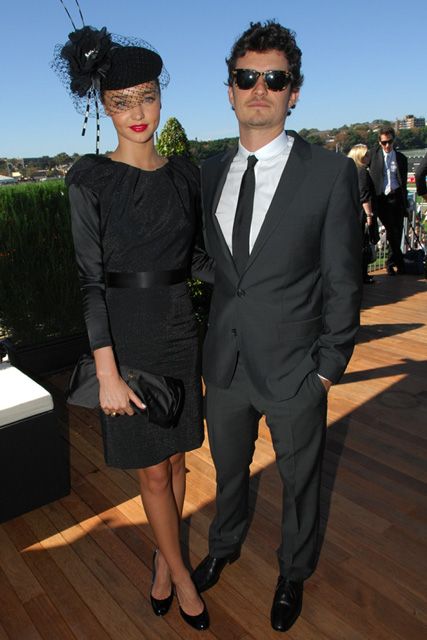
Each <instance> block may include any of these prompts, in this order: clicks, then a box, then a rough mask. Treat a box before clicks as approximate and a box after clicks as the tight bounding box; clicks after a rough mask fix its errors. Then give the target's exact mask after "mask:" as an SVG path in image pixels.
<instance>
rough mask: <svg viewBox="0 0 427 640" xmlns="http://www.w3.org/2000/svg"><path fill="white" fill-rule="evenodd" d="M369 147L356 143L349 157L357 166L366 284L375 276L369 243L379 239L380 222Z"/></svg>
mask: <svg viewBox="0 0 427 640" xmlns="http://www.w3.org/2000/svg"><path fill="white" fill-rule="evenodd" d="M367 153H368V147H367V146H366V145H365V144H356V145H354V147H352V148H351V149H350V151H349V152H348V154H347V155H348V157H349V158H351V159H352V160H354V162H355V164H356V167H357V175H358V179H359V194H360V205H361V207H360V222H361V225H362V232H363V249H362V251H363V257H362V276H363V282H364V283H365V284H373V283H374V278H373V277H372V276H370V275H369V274H368V264H369V252H368V251H367V248H368V247H369V243H370V242H372V243H374V244H376V243H377V242H378V240H379V236H378V224H377V222H376V219H375V216H374V213H373V211H372V194H373V185H372V180H371V177H370V175H369V172H368V169H367V167H366V160H367Z"/></svg>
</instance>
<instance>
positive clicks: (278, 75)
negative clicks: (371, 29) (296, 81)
mask: <svg viewBox="0 0 427 640" xmlns="http://www.w3.org/2000/svg"><path fill="white" fill-rule="evenodd" d="M231 75H232V76H233V79H234V82H235V83H236V84H237V86H238V87H239V89H243V90H246V89H252V88H253V87H254V86H255V85H256V83H257V81H258V78H259V77H260V76H262V77H263V79H264V82H265V84H266V85H267V87H268V88H269V89H270V90H271V91H283V89H285V88H286V87H287V86H288V84H289V83H290V82H291V81H292V73H290V72H289V71H283V69H272V70H270V71H255V69H234V71H232V72H231Z"/></svg>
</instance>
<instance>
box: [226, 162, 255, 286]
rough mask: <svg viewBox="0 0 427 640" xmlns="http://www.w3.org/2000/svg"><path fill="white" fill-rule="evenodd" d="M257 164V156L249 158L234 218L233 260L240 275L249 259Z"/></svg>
mask: <svg viewBox="0 0 427 640" xmlns="http://www.w3.org/2000/svg"><path fill="white" fill-rule="evenodd" d="M257 162H258V158H257V157H256V156H254V155H251V156H248V166H247V167H246V171H245V173H244V174H243V178H242V183H241V185H240V191H239V199H238V201H237V208H236V215H235V217H234V225H233V236H232V247H233V258H234V262H235V263H236V267H237V271H238V272H239V274H240V275H241V274H242V273H243V271H244V268H245V266H246V263H247V261H248V258H249V233H250V229H251V222H252V210H253V208H254V194H255V171H254V167H255V165H256V163H257Z"/></svg>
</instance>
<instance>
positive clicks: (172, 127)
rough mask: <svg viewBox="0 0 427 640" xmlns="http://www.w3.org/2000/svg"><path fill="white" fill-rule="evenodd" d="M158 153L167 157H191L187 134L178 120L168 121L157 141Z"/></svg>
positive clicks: (171, 119)
mask: <svg viewBox="0 0 427 640" xmlns="http://www.w3.org/2000/svg"><path fill="white" fill-rule="evenodd" d="M157 151H158V152H159V153H160V155H161V156H165V157H169V156H188V155H190V145H189V142H188V138H187V134H186V133H185V130H184V127H183V126H182V125H181V123H180V122H179V120H177V119H176V118H169V120H167V121H166V124H165V126H164V127H163V129H162V132H161V134H160V135H159V139H158V141H157Z"/></svg>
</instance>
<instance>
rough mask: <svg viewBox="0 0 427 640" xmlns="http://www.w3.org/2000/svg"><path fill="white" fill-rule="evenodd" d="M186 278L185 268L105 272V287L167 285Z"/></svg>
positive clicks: (140, 287) (142, 287)
mask: <svg viewBox="0 0 427 640" xmlns="http://www.w3.org/2000/svg"><path fill="white" fill-rule="evenodd" d="M187 278H188V271H187V269H175V270H173V271H136V272H133V273H113V272H109V273H106V274H105V281H106V285H107V287H122V288H127V287H129V288H137V289H145V288H147V287H155V286H167V285H170V284H178V282H184V281H185V280H187Z"/></svg>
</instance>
